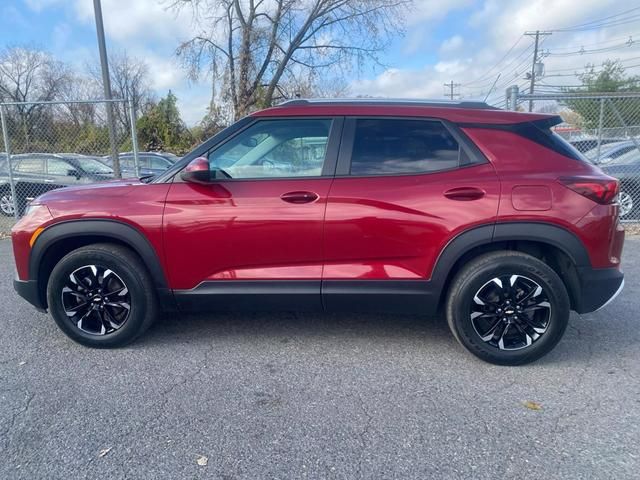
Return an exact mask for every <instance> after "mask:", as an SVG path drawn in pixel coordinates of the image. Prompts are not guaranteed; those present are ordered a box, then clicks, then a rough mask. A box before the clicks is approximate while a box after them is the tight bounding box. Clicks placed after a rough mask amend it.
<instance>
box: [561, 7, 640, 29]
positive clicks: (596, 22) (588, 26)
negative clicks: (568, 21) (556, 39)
mask: <svg viewBox="0 0 640 480" xmlns="http://www.w3.org/2000/svg"><path fill="white" fill-rule="evenodd" d="M636 10H640V7H634V8H630V9H629V10H625V11H623V12H620V13H616V14H614V15H609V16H608V17H603V18H599V19H596V20H591V21H589V22H585V23H582V24H578V25H572V26H570V27H565V28H559V29H556V30H552V31H553V32H573V31H578V30H591V29H593V28H599V27H600V26H603V25H607V20H612V19H616V20H612V22H618V21H621V20H622V19H620V18H617V17H621V16H623V15H627V14H628V13H631V12H635V11H636ZM632 17H635V15H633V16H632ZM630 18H631V17H626V18H625V19H624V20H625V21H628V20H629V19H630Z"/></svg>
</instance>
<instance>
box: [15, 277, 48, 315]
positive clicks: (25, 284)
mask: <svg viewBox="0 0 640 480" xmlns="http://www.w3.org/2000/svg"><path fill="white" fill-rule="evenodd" d="M13 288H14V289H15V291H16V292H18V295H20V296H21V297H22V298H24V299H25V300H26V301H27V302H29V303H30V304H31V305H33V306H34V307H36V309H38V310H40V311H41V312H46V310H47V308H46V306H45V304H44V302H43V301H42V299H41V298H40V292H39V291H38V282H37V280H20V279H18V278H15V279H14V280H13Z"/></svg>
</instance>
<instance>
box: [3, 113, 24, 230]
mask: <svg viewBox="0 0 640 480" xmlns="http://www.w3.org/2000/svg"><path fill="white" fill-rule="evenodd" d="M0 123H1V124H2V138H3V140H4V149H5V151H6V152H7V172H8V175H9V188H10V191H11V201H12V202H13V216H14V217H15V219H16V220H17V219H18V218H20V212H19V211H18V197H17V196H16V184H15V182H14V180H13V164H12V162H11V145H10V144H9V131H8V130H7V120H6V118H5V115H4V105H0Z"/></svg>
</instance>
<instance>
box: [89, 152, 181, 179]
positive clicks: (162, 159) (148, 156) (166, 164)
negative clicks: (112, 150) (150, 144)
mask: <svg viewBox="0 0 640 480" xmlns="http://www.w3.org/2000/svg"><path fill="white" fill-rule="evenodd" d="M119 158H120V171H121V172H122V176H123V177H136V176H140V177H147V176H149V175H154V176H155V175H158V174H160V173H163V172H164V171H166V170H167V169H168V168H170V167H172V166H173V164H174V163H176V161H178V160H179V159H180V157H178V156H177V155H174V154H173V153H168V152H140V153H138V162H139V167H140V174H139V175H136V166H135V157H134V155H133V152H127V153H121V154H120V157H119ZM101 160H102V161H103V162H104V163H106V164H107V165H109V166H110V167H113V161H112V159H111V157H110V156H105V157H102V158H101Z"/></svg>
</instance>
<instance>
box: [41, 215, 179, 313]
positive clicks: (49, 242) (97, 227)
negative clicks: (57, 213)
mask: <svg viewBox="0 0 640 480" xmlns="http://www.w3.org/2000/svg"><path fill="white" fill-rule="evenodd" d="M92 236H99V237H106V238H111V239H114V240H117V241H119V242H122V243H124V244H125V245H127V246H128V247H129V248H131V249H132V250H133V251H134V252H135V253H137V254H138V255H139V256H140V258H141V259H142V262H143V263H144V265H145V266H146V267H147V269H148V270H149V273H150V274H151V276H152V278H153V281H154V286H155V287H156V291H157V293H158V296H159V300H160V302H161V305H162V307H163V308H165V309H168V310H172V309H174V308H172V306H173V301H172V294H171V290H170V289H169V284H168V282H167V279H166V275H165V272H164V270H163V269H162V264H161V262H160V259H159V255H158V252H156V250H155V248H154V247H153V246H152V245H151V243H150V242H149V240H148V239H147V238H146V237H145V235H144V234H143V233H142V232H140V231H139V230H138V229H137V228H135V227H134V226H132V225H129V224H128V223H124V222H121V221H118V220H113V219H80V220H68V221H62V222H59V223H55V224H53V225H50V226H49V227H47V228H46V229H45V230H44V231H43V232H42V233H41V234H40V235H39V236H38V238H37V239H36V241H35V243H34V244H33V247H32V249H31V254H30V257H29V279H31V280H38V276H39V273H40V265H41V262H42V260H43V258H44V256H45V254H46V253H47V251H48V250H49V248H51V247H52V246H53V245H54V244H56V243H58V242H60V241H62V240H64V239H67V238H78V237H80V238H81V237H92Z"/></svg>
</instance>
